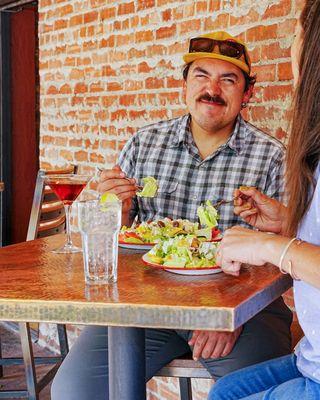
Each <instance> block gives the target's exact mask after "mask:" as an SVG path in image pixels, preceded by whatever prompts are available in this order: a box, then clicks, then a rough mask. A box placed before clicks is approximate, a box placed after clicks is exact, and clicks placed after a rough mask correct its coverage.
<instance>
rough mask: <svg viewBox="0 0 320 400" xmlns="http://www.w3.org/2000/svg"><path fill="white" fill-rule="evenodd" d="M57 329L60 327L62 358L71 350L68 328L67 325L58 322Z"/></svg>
mask: <svg viewBox="0 0 320 400" xmlns="http://www.w3.org/2000/svg"><path fill="white" fill-rule="evenodd" d="M57 329H58V337H59V345H60V353H61V356H62V358H65V356H66V355H67V354H68V352H69V344H68V336H67V328H66V326H65V325H62V324H57Z"/></svg>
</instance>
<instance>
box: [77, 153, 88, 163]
mask: <svg viewBox="0 0 320 400" xmlns="http://www.w3.org/2000/svg"><path fill="white" fill-rule="evenodd" d="M74 158H75V160H76V161H88V153H87V152H86V151H85V150H80V151H76V152H75V153H74Z"/></svg>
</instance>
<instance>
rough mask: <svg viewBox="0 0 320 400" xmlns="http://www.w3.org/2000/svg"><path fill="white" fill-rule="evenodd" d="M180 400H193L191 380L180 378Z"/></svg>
mask: <svg viewBox="0 0 320 400" xmlns="http://www.w3.org/2000/svg"><path fill="white" fill-rule="evenodd" d="M179 386H180V400H192V387H191V379H190V378H179Z"/></svg>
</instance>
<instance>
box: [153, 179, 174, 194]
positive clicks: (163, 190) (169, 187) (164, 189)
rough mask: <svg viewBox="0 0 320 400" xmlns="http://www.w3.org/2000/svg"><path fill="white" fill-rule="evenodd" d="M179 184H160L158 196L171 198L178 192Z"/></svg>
mask: <svg viewBox="0 0 320 400" xmlns="http://www.w3.org/2000/svg"><path fill="white" fill-rule="evenodd" d="M177 188H178V182H160V183H159V186H158V192H157V195H158V196H171V195H172V194H173V193H175V192H176V191H177Z"/></svg>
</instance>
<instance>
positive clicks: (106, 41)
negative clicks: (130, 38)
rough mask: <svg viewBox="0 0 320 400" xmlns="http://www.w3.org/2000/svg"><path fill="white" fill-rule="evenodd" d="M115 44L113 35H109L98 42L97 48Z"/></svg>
mask: <svg viewBox="0 0 320 400" xmlns="http://www.w3.org/2000/svg"><path fill="white" fill-rule="evenodd" d="M114 46H115V36H114V35H111V36H109V37H107V38H103V39H101V40H100V42H99V48H104V47H114Z"/></svg>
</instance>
